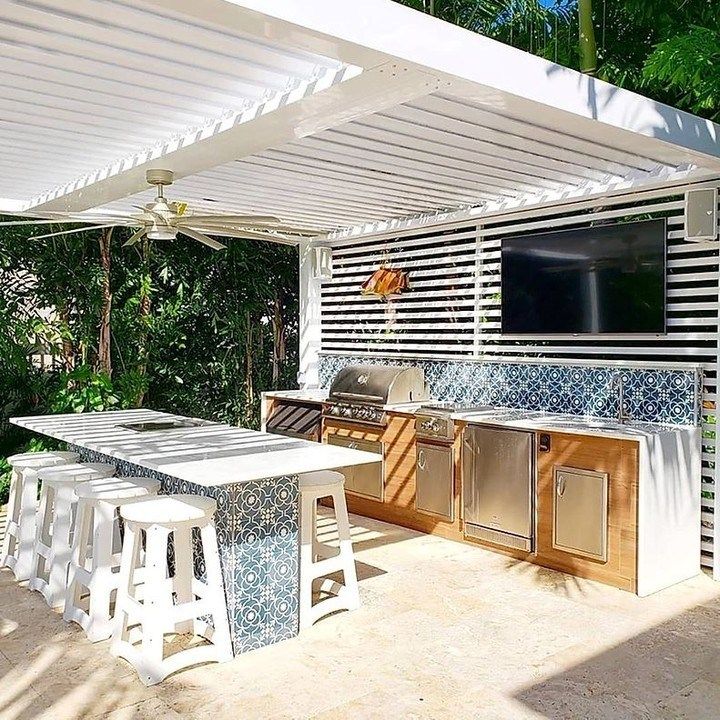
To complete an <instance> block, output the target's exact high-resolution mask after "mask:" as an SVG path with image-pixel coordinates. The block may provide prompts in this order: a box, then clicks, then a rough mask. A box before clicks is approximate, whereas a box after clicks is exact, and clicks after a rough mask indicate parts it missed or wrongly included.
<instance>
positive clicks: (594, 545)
mask: <svg viewBox="0 0 720 720" xmlns="http://www.w3.org/2000/svg"><path fill="white" fill-rule="evenodd" d="M554 491H555V492H554V500H553V510H554V512H553V547H554V548H557V549H558V550H564V551H565V552H569V553H572V554H574V555H582V556H584V557H590V558H594V559H596V560H603V561H604V560H607V510H608V475H607V473H601V472H595V471H592V470H578V469H577V468H567V467H558V468H555V483H554Z"/></svg>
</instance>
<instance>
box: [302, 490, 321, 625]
mask: <svg viewBox="0 0 720 720" xmlns="http://www.w3.org/2000/svg"><path fill="white" fill-rule="evenodd" d="M316 505H317V498H316V497H315V496H314V495H312V496H308V497H303V496H301V501H300V628H301V629H303V628H306V627H310V626H311V625H312V623H313V620H312V606H313V605H312V582H313V579H314V574H313V571H312V566H313V560H314V558H313V554H314V552H313V545H314V543H315V534H316V527H315V517H316V513H317V510H316Z"/></svg>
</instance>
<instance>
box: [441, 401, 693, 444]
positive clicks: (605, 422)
mask: <svg viewBox="0 0 720 720" xmlns="http://www.w3.org/2000/svg"><path fill="white" fill-rule="evenodd" d="M452 417H453V419H454V420H463V421H465V422H469V423H473V424H483V425H497V426H501V427H508V428H517V429H518V430H536V431H537V430H541V431H544V430H546V431H548V432H563V433H574V434H577V435H602V436H604V437H611V438H617V439H620V440H639V439H640V438H647V437H654V436H658V435H666V434H668V433H676V432H678V431H680V430H688V429H692V428H693V427H694V426H692V425H661V424H659V423H646V422H636V421H633V420H630V421H628V422H626V423H620V422H618V421H617V420H611V419H607V418H597V417H586V416H581V415H580V416H579V415H564V414H560V413H547V412H540V411H533V410H517V409H513V408H491V409H488V410H475V411H470V412H458V413H453V416H452Z"/></svg>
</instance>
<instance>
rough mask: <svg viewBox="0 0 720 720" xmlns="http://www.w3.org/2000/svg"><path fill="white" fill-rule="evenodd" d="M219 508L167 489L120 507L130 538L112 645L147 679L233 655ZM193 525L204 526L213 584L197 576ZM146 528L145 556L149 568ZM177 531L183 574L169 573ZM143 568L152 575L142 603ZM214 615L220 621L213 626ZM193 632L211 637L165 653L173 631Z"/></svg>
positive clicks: (179, 570)
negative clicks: (142, 554)
mask: <svg viewBox="0 0 720 720" xmlns="http://www.w3.org/2000/svg"><path fill="white" fill-rule="evenodd" d="M216 507H217V505H216V503H215V500H213V499H212V498H207V497H200V496H198V495H167V496H160V497H157V498H150V499H147V500H142V501H140V502H136V503H131V504H129V505H124V506H123V507H121V508H120V515H121V517H122V518H123V520H124V521H125V540H124V542H123V550H122V560H121V563H120V579H119V585H118V591H117V598H116V600H115V619H114V621H113V622H114V629H113V638H112V645H111V647H110V651H111V652H112V654H113V655H115V656H116V657H121V658H124V659H125V660H127V661H128V662H129V663H130V664H131V665H133V667H134V668H135V670H136V671H137V673H138V675H139V677H140V679H141V680H142V682H144V683H145V684H146V685H155V684H157V683H159V682H161V681H162V680H164V679H165V678H166V677H167V676H168V675H170V674H171V673H174V672H176V671H177V670H181V669H183V668H186V667H189V666H191V665H196V664H198V663H204V662H225V661H228V660H231V659H232V657H233V653H232V644H231V640H230V627H229V624H228V616H227V606H226V604H225V590H224V586H223V578H222V571H221V569H220V556H219V553H218V546H217V537H216V535H215V524H214V520H213V517H214V514H215V510H216ZM193 528H199V530H200V539H201V542H202V552H203V557H204V560H205V571H206V577H207V580H206V582H202V581H201V580H198V579H197V578H196V577H195V571H194V566H193V548H192V530H193ZM143 532H144V533H145V562H144V566H143V567H142V568H141V567H139V565H140V550H141V546H142V537H141V536H142V533H143ZM171 533H172V535H173V545H174V552H175V574H174V576H172V577H168V562H167V555H168V540H169V537H170V534H171ZM140 570H142V571H143V577H142V578H141V579H142V580H144V584H143V585H142V592H143V599H142V601H141V600H140V599H139V597H138V596H137V594H136V593H137V591H138V589H139V585H140V583H139V582H138V579H137V578H136V575H137V573H138V571H140ZM173 595H174V596H175V597H174V599H173ZM206 619H210V620H211V621H212V626H211V625H209V624H208V623H207V622H206ZM132 626H135V627H132ZM187 632H193V633H194V634H195V635H199V636H201V637H204V638H205V639H206V640H208V641H210V642H209V644H204V645H199V646H195V647H192V648H189V649H185V650H180V651H178V652H176V653H174V654H173V655H170V656H169V657H164V636H165V634H166V633H187Z"/></svg>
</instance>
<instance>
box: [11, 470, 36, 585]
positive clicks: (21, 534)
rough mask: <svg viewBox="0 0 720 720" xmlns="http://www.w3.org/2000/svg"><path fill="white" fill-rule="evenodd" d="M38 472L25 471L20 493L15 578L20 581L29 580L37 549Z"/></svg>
mask: <svg viewBox="0 0 720 720" xmlns="http://www.w3.org/2000/svg"><path fill="white" fill-rule="evenodd" d="M37 491H38V488H37V472H36V471H35V470H32V469H27V470H24V471H23V473H22V483H21V486H20V492H19V493H18V495H19V498H20V507H19V509H18V510H19V512H18V513H17V514H18V528H17V532H18V540H17V564H16V565H15V577H16V578H17V580H18V581H20V580H27V579H28V578H29V577H30V571H31V568H32V556H33V549H34V547H35V523H36V522H37V509H38V499H37Z"/></svg>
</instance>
